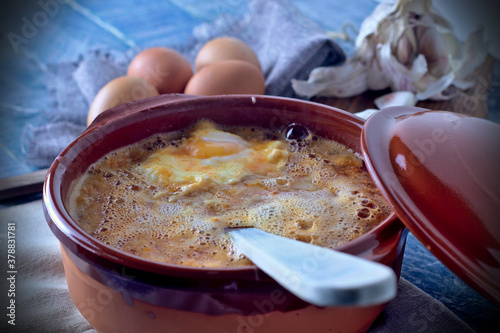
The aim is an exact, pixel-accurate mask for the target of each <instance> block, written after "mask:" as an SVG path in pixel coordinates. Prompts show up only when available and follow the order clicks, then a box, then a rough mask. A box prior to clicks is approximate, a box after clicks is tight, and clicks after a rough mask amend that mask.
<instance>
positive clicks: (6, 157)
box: [0, 0, 500, 332]
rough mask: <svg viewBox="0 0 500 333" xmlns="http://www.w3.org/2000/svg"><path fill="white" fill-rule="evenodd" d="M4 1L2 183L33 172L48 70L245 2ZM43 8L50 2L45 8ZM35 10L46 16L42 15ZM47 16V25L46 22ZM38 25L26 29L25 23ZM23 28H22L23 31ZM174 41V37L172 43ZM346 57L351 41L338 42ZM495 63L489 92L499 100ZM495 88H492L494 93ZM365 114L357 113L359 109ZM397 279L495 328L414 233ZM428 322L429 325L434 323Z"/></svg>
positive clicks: (354, 11)
mask: <svg viewBox="0 0 500 333" xmlns="http://www.w3.org/2000/svg"><path fill="white" fill-rule="evenodd" d="M290 2H291V3H293V4H294V5H295V6H297V7H298V8H299V9H300V10H301V11H302V12H303V13H304V14H305V15H307V16H309V17H310V18H311V19H312V20H314V21H316V22H317V23H318V24H319V25H321V26H322V27H324V28H325V29H327V30H331V31H340V30H341V29H342V24H343V23H344V22H351V23H352V24H353V25H354V26H355V27H359V26H360V24H361V22H362V21H363V19H364V18H365V17H366V16H368V15H369V14H370V13H371V12H372V10H373V8H374V7H375V6H376V4H377V3H376V2H375V1H372V0H356V1H348V2H344V1H341V0H335V1H334V0H331V1H321V0H291V1H290ZM20 3H21V2H14V1H10V2H4V3H2V5H1V6H2V7H3V8H2V10H0V15H1V17H0V28H1V29H0V30H1V31H2V35H3V36H4V37H5V35H6V34H7V33H9V32H15V33H17V34H19V35H22V36H24V37H25V38H24V39H23V40H22V42H20V44H19V45H18V47H15V46H14V47H13V45H12V44H11V43H10V42H9V41H8V40H7V39H6V38H2V40H1V41H0V43H1V45H0V60H1V62H0V86H1V88H2V89H0V124H1V127H0V178H3V177H10V176H15V175H22V174H26V173H29V172H32V171H34V170H36V168H34V167H32V166H29V165H28V164H27V163H26V161H25V152H24V147H23V140H22V133H23V131H24V130H25V129H26V127H27V126H36V125H37V124H39V123H40V122H41V117H42V113H43V112H46V111H47V110H50V108H51V106H50V102H49V98H48V93H47V89H46V84H45V73H46V72H47V67H48V66H49V65H50V64H57V63H60V62H68V61H76V60H77V59H78V57H79V56H80V55H82V54H86V53H87V52H88V51H89V50H94V49H109V50H117V51H126V50H128V49H130V48H131V47H135V46H138V47H141V46H143V45H150V44H151V43H154V40H155V39H156V38H157V37H158V36H160V35H161V36H162V38H166V36H168V38H167V41H168V42H171V43H172V44H175V43H179V42H182V41H183V40H186V39H187V38H188V37H189V36H190V35H191V33H192V30H193V28H194V27H195V26H197V25H199V24H200V23H203V22H210V21H213V20H214V19H216V18H217V17H218V16H219V15H221V14H225V15H236V16H238V15H243V14H244V13H245V11H246V9H247V8H248V3H247V1H242V0H224V1H201V0H170V1H145V0H134V1H127V2H123V1H117V0H112V1H97V0H81V1H78V2H76V1H73V0H51V1H38V0H30V1H23V2H22V5H20ZM42 4H50V6H49V7H47V6H45V7H43V6H42ZM40 13H45V16H43V15H42V14H40ZM44 17H45V18H48V19H47V20H46V21H44V20H43V19H44ZM34 20H40V21H37V22H38V23H39V24H38V27H35V29H32V30H30V29H29V26H27V23H26V22H34ZM23 29H24V30H23ZM170 39H171V40H170ZM339 44H340V46H341V47H342V48H343V49H344V50H346V52H347V54H348V55H349V54H350V53H351V52H352V49H353V45H352V43H351V42H344V41H339ZM497 65H498V64H497V63H495V69H494V71H495V72H494V73H493V74H494V76H493V77H494V79H493V82H492V87H493V89H491V91H490V92H493V93H496V95H498V90H499V89H496V88H498V86H497V82H496V81H495V77H498V66H497ZM495 89H496V90H495ZM496 101H497V100H496V99H495V98H493V97H490V98H489V100H488V108H489V111H490V114H489V116H490V118H491V119H493V120H494V121H497V122H498V120H499V117H498V112H496V111H495V112H493V111H494V110H496V109H498V106H497V102H496ZM358 111H362V110H358ZM402 276H403V277H405V278H406V279H407V280H408V281H410V282H412V283H413V284H415V285H416V286H417V287H420V288H421V289H423V290H424V291H426V292H427V293H429V294H430V295H431V296H433V297H435V298H437V299H438V300H440V301H441V302H443V304H445V305H446V306H448V307H449V308H450V310H452V311H453V312H454V313H455V314H457V315H458V316H459V317H460V318H461V319H462V320H464V321H465V322H466V323H467V324H469V325H470V326H471V327H472V328H473V329H476V330H477V331H479V332H483V331H489V330H490V329H491V330H492V328H493V327H500V319H499V318H500V309H499V308H498V307H495V306H493V305H492V304H491V303H490V302H488V301H487V300H486V299H484V298H483V297H482V296H480V295H479V294H477V293H476V292H475V291H473V290H472V289H470V288H468V287H467V286H466V285H465V284H464V283H463V282H462V281H461V280H460V279H458V278H457V277H456V276H455V275H454V274H453V273H451V272H450V271H449V270H448V269H447V268H446V267H444V266H443V265H442V264H441V263H440V262H439V261H437V260H436V259H435V258H434V257H433V256H432V254H430V253H429V252H428V251H427V250H426V249H425V247H424V246H423V245H422V244H421V243H420V242H419V241H418V240H417V239H416V238H415V237H414V236H413V235H411V234H410V235H409V236H408V241H407V248H406V252H405V258H404V262H403V271H402ZM431 324H432V323H431Z"/></svg>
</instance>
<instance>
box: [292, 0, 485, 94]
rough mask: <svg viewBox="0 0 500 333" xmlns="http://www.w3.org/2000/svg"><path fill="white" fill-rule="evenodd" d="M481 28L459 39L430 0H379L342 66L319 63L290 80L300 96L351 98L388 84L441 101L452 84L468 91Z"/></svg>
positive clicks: (481, 48)
mask: <svg viewBox="0 0 500 333" xmlns="http://www.w3.org/2000/svg"><path fill="white" fill-rule="evenodd" d="M487 55H488V44H487V43H485V42H484V41H483V37H482V29H478V30H477V31H475V32H473V33H472V34H471V35H470V36H469V37H468V38H467V40H466V41H465V43H463V44H462V43H460V42H459V40H458V39H457V37H456V36H455V35H454V34H453V31H452V28H451V25H450V23H449V22H448V21H447V20H446V19H445V18H444V17H442V16H441V15H440V14H439V13H438V12H437V10H436V9H435V8H434V7H433V5H432V2H431V0H399V1H397V2H396V1H395V0H392V1H387V0H386V1H384V2H382V3H380V4H379V5H378V6H377V7H376V8H375V10H374V11H373V13H372V14H371V15H370V16H369V17H367V18H366V19H365V20H364V21H363V24H362V25H361V29H360V32H359V34H358V37H357V38H356V42H355V54H354V56H353V57H352V58H350V59H348V60H347V61H346V62H345V63H344V64H343V65H341V66H332V67H317V68H315V69H313V70H312V72H311V73H310V74H309V78H308V80H307V81H301V80H292V87H293V89H294V90H295V92H296V93H297V94H298V95H301V96H306V97H312V96H333V97H350V96H355V95H358V94H361V93H363V92H364V91H366V90H368V89H371V90H381V89H386V88H388V87H390V88H391V89H392V90H393V91H409V92H412V93H413V94H415V97H416V99H417V100H425V99H433V100H444V99H448V98H450V97H451V96H450V95H447V94H446V89H447V88H448V87H449V86H451V85H454V86H456V87H457V88H459V89H464V90H465V89H468V88H470V87H471V86H472V85H473V84H474V82H473V81H472V80H471V78H470V74H471V73H472V72H473V71H474V70H475V69H476V68H477V67H478V66H479V65H480V64H482V63H483V62H484V60H485V59H486V56H487Z"/></svg>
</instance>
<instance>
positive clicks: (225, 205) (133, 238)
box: [69, 120, 391, 268]
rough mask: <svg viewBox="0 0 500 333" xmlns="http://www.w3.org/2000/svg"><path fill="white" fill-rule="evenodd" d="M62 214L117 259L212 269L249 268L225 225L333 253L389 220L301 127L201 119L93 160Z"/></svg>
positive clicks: (340, 156)
mask: <svg viewBox="0 0 500 333" xmlns="http://www.w3.org/2000/svg"><path fill="white" fill-rule="evenodd" d="M69 211H70V214H71V216H72V217H73V219H74V220H75V221H76V222H77V224H78V225H79V226H80V227H81V228H82V229H84V230H85V231H86V232H87V233H89V234H91V235H92V236H93V237H95V238H96V239H98V240H100V241H102V242H104V243H106V244H108V245H110V246H112V247H115V248H117V249H120V250H122V251H125V252H128V253H130V254H134V255H137V256H140V257H143V258H147V259H150V260H154V261H159V262H166V263H172V264H179V265H188V266H196V267H216V268H220V267H237V266H246V265H250V264H251V262H250V261H249V260H248V259H247V258H246V257H245V256H244V255H242V254H241V253H240V252H239V251H238V249H237V248H236V247H235V246H233V244H232V242H231V240H230V238H229V237H228V236H227V235H226V234H225V228H227V227H257V228H260V229H262V230H265V231H268V232H271V233H273V234H276V235H280V236H284V237H288V238H292V239H297V240H300V241H304V242H308V243H312V244H316V245H319V246H324V247H328V248H335V247H337V246H339V245H342V244H344V243H346V242H348V241H350V240H352V239H355V238H357V237H359V236H360V235H362V234H364V233H366V232H368V231H369V230H371V229H373V228H374V227H375V226H377V225H378V223H379V222H381V221H383V220H384V219H385V218H387V217H388V216H389V215H390V213H391V210H390V207H389V206H388V205H387V203H386V202H385V200H384V199H383V198H382V195H381V194H380V193H379V191H378V189H377V188H376V186H375V184H374V183H373V181H372V179H371V178H370V176H369V174H368V172H367V171H366V168H365V167H364V163H363V160H362V158H361V156H359V154H357V153H354V152H353V151H351V150H349V149H347V148H346V147H345V146H343V145H341V144H339V143H337V142H335V141H332V140H328V139H326V138H322V137H320V136H317V135H315V134H314V133H311V132H310V131H308V130H307V129H306V128H304V127H303V126H301V125H295V124H294V125H290V126H289V127H288V128H287V129H286V130H285V131H282V132H279V131H272V130H268V129H261V128H255V127H228V126H220V125H217V124H214V123H212V122H210V121H207V120H204V121H200V122H198V123H197V124H195V125H193V126H192V127H190V128H188V129H185V130H183V131H177V132H172V133H165V134H161V135H154V136H152V137H150V138H148V139H146V140H143V141H141V142H139V143H136V144H133V145H130V146H127V147H123V148H120V149H118V150H116V151H114V152H112V153H110V154H107V155H106V156H104V157H102V158H101V159H100V160H98V161H97V162H96V163H94V164H93V165H92V166H91V167H90V168H89V169H88V170H87V172H86V173H85V174H84V175H83V176H82V177H81V178H80V179H78V180H77V181H75V183H74V184H73V185H72V190H71V197H70V200H69Z"/></svg>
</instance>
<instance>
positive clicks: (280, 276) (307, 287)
mask: <svg viewBox="0 0 500 333" xmlns="http://www.w3.org/2000/svg"><path fill="white" fill-rule="evenodd" d="M228 235H230V237H231V238H232V240H233V242H234V244H235V245H236V247H237V248H238V249H239V250H240V251H241V252H242V253H243V254H245V256H247V257H248V258H249V259H250V260H251V261H252V262H253V263H254V264H255V265H257V266H258V267H259V268H260V269H262V270H263V271H264V272H266V273H267V274H268V275H269V276H271V277H272V278H273V279H275V280H276V281H277V282H278V283H279V284H281V285H282V286H283V287H284V288H286V289H287V290H289V291H290V292H292V293H293V294H295V295H296V296H297V297H299V298H301V299H303V300H305V301H307V302H309V303H311V304H315V305H318V306H354V305H355V306H367V305H374V304H381V303H385V302H388V301H389V300H391V299H392V298H394V297H395V296H396V289H397V279H396V275H395V274H394V272H393V270H392V269H390V268H389V267H387V266H384V265H382V264H379V263H376V262H373V261H369V260H366V259H362V258H359V257H355V256H353V255H350V254H346V253H342V252H338V251H334V250H331V249H327V248H324V247H320V246H316V245H312V244H308V243H304V242H299V241H295V240H292V239H288V238H285V237H281V236H276V235H273V234H270V233H267V232H265V231H262V230H260V229H257V228H236V229H230V231H228Z"/></svg>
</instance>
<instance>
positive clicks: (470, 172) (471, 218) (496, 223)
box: [361, 107, 500, 304]
mask: <svg viewBox="0 0 500 333" xmlns="http://www.w3.org/2000/svg"><path fill="white" fill-rule="evenodd" d="M361 145H362V150H363V156H364V159H365V162H366V165H367V168H368V171H369V172H370V174H371V175H372V178H373V179H374V181H375V183H376V184H377V186H378V187H379V189H380V190H381V192H382V193H383V195H384V196H385V197H386V199H387V200H388V201H389V202H390V204H391V205H392V206H393V208H394V210H395V211H396V214H397V215H398V217H399V218H400V219H401V220H402V221H403V223H404V224H405V225H406V226H407V227H408V229H409V230H410V231H411V232H412V233H413V234H414V235H415V236H416V237H417V238H418V239H419V240H420V241H421V242H422V243H423V244H424V245H425V246H426V247H427V249H429V251H430V252H431V253H432V254H434V255H435V256H436V257H437V258H438V259H439V260H440V261H441V262H443V264H444V265H446V266H447V267H448V268H449V269H450V270H451V271H453V272H454V273H455V274H456V275H457V276H459V277H460V278H461V279H462V280H464V281H465V282H466V283H468V284H469V285H470V286H471V287H473V288H474V289H476V290H477V291H478V292H480V293H481V294H483V295H484V296H485V297H487V298H488V299H490V300H491V301H493V302H494V303H496V304H500V218H499V214H500V155H499V152H500V125H498V124H495V123H493V122H491V121H488V120H485V119H479V118H474V117H468V116H465V115H461V114H457V113H451V112H445V111H429V110H425V109H421V108H415V107H390V108H386V109H382V110H380V111H378V112H376V113H375V114H374V115H372V116H371V117H370V118H368V120H367V121H366V123H365V125H364V127H363V131H362V135H361Z"/></svg>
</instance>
